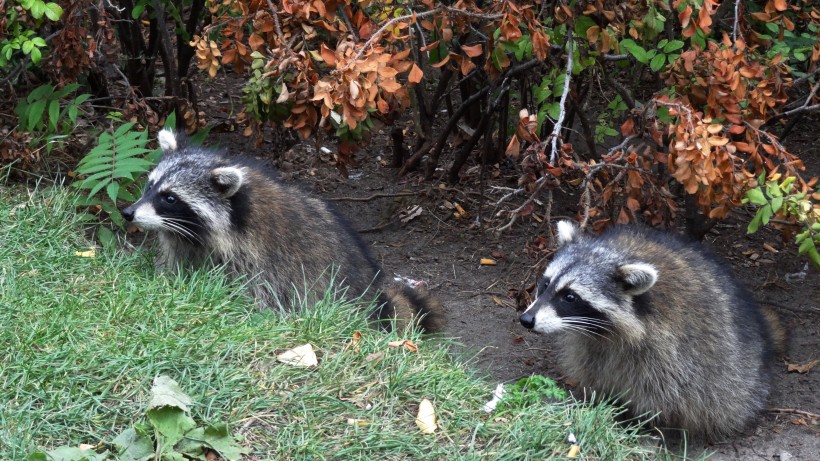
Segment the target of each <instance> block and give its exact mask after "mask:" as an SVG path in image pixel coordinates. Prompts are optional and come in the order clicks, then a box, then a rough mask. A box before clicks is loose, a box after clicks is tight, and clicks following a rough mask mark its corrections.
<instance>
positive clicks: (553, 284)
mask: <svg viewBox="0 0 820 461" xmlns="http://www.w3.org/2000/svg"><path fill="white" fill-rule="evenodd" d="M558 243H559V249H558V250H557V251H556V253H555V256H554V258H553V260H552V262H551V263H550V264H549V265H548V266H547V268H546V270H545V271H544V275H543V277H542V279H541V280H540V281H539V282H538V285H537V293H536V299H535V301H534V302H533V303H532V304H531V305H530V306H529V307H528V308H527V310H526V311H525V312H524V313H523V314H522V315H521V317H520V321H521V324H522V325H524V326H525V327H527V328H530V329H533V330H535V331H537V332H540V333H551V334H555V335H556V336H557V339H558V342H559V348H560V351H559V354H558V355H559V365H560V366H561V368H563V371H564V372H565V374H566V375H567V377H568V378H570V379H571V380H574V381H577V382H578V383H579V385H580V386H583V387H586V388H590V389H592V390H595V391H597V392H599V393H604V394H606V395H608V396H610V397H616V398H620V399H621V400H622V401H623V402H624V403H625V405H626V406H627V408H629V409H630V411H631V413H633V414H634V415H635V416H653V415H655V414H657V419H655V420H654V421H653V424H655V425H656V426H658V427H665V428H680V429H685V430H687V431H688V432H689V433H690V434H694V435H700V436H707V437H708V438H712V437H719V436H726V435H729V434H732V433H735V432H737V431H740V430H742V429H744V428H745V427H746V426H748V425H749V423H750V422H751V421H752V420H753V419H754V418H755V416H756V415H757V414H758V412H760V411H761V410H762V409H764V408H765V405H766V401H767V398H768V395H769V381H770V378H771V374H772V372H771V367H770V365H771V359H772V358H773V354H774V350H775V347H774V345H773V342H772V335H773V334H774V333H776V332H777V331H776V330H773V328H775V329H776V328H777V327H778V325H777V324H776V318H774V317H769V316H767V315H765V314H764V312H763V311H762V310H761V309H760V307H759V306H758V304H757V303H756V302H755V301H754V299H753V297H752V295H751V294H750V293H749V292H748V291H747V290H746V289H745V288H743V286H741V284H740V283H738V282H737V281H736V280H735V279H734V277H733V276H732V274H731V273H730V270H729V269H728V268H727V267H725V264H723V263H721V262H719V261H718V260H717V259H716V258H715V257H714V256H713V255H711V254H710V253H709V252H708V251H706V249H705V248H703V247H702V246H701V245H699V244H697V243H695V242H687V241H684V240H682V239H680V238H677V237H674V236H672V235H670V234H665V233H661V232H658V231H654V230H651V229H647V228H641V227H633V226H620V227H615V228H613V229H611V230H610V231H608V232H605V233H604V234H603V235H601V236H600V237H592V236H587V235H583V234H582V233H581V232H580V230H579V229H578V228H577V227H576V226H575V225H574V224H572V223H571V222H569V221H562V222H560V223H558Z"/></svg>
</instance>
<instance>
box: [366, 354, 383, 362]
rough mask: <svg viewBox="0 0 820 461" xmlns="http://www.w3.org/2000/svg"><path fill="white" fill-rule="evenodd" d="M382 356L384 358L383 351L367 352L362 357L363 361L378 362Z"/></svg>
mask: <svg viewBox="0 0 820 461" xmlns="http://www.w3.org/2000/svg"><path fill="white" fill-rule="evenodd" d="M383 358H384V353H383V352H373V353H372V354H367V356H365V358H364V361H365V362H379V361H380V360H382V359H383Z"/></svg>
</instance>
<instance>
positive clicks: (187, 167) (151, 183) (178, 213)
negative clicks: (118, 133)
mask: <svg viewBox="0 0 820 461" xmlns="http://www.w3.org/2000/svg"><path fill="white" fill-rule="evenodd" d="M158 140H159V144H160V147H161V148H162V151H163V156H162V159H161V160H160V161H159V163H158V164H157V166H156V167H155V168H154V169H153V171H151V172H150V173H149V175H148V183H147V184H146V188H145V191H144V193H143V196H142V197H141V198H140V199H139V200H138V201H137V202H136V203H134V204H133V205H131V206H129V207H127V208H125V209H123V210H122V215H123V217H124V218H125V219H126V220H127V221H129V222H131V223H134V224H136V225H137V226H139V227H141V228H143V229H146V230H152V231H157V233H158V239H157V240H158V255H157V261H156V262H157V266H158V267H159V268H161V269H165V270H169V271H173V272H176V271H180V270H186V269H191V268H198V267H202V266H206V265H220V266H225V267H226V268H227V270H228V272H229V273H231V274H234V275H239V276H243V277H245V278H246V280H247V281H248V282H247V284H248V288H249V290H250V292H251V294H252V296H253V297H254V298H256V300H257V301H258V303H259V304H260V305H264V306H277V305H278V306H283V307H285V308H289V307H290V306H293V305H294V304H295V301H296V298H295V295H296V294H297V293H299V292H300V291H302V289H303V288H304V287H305V284H306V283H307V284H312V285H310V286H309V290H310V291H311V292H313V293H324V292H325V291H326V290H328V289H329V288H331V285H333V286H334V287H343V288H344V289H345V290H346V296H347V297H348V298H350V299H354V298H357V297H359V296H363V295H365V294H369V293H371V291H372V292H373V293H375V292H376V290H377V289H379V288H381V283H380V282H381V281H382V278H383V277H382V276H381V272H380V268H379V265H378V263H377V262H376V260H375V259H374V258H373V256H372V255H371V253H370V250H369V249H368V247H367V246H366V245H365V243H364V242H363V241H362V240H361V238H360V237H359V235H358V234H357V232H356V231H355V230H354V229H353V228H352V227H351V226H350V224H349V223H348V222H347V221H346V220H345V219H344V218H343V217H342V216H341V215H340V214H339V213H338V212H337V211H336V210H335V209H334V208H333V207H331V206H330V205H329V204H327V203H326V202H324V201H322V200H320V199H318V198H315V197H311V196H310V195H307V194H305V193H303V192H302V191H300V190H298V189H296V188H294V187H291V186H288V185H286V184H283V183H282V182H281V181H279V180H277V178H276V177H275V175H274V173H273V171H272V170H270V169H269V168H267V167H266V166H265V165H263V164H261V163H260V162H258V161H255V160H253V159H250V158H246V157H242V156H233V155H231V156H228V155H226V154H225V153H223V152H221V151H218V150H211V149H206V148H202V147H197V146H192V145H188V144H187V142H186V140H185V138H184V137H177V136H176V135H175V134H174V132H172V131H169V130H162V131H161V132H160V133H159V135H158ZM371 288H372V290H371ZM386 293H387V292H385V293H383V294H381V296H380V298H379V301H380V307H379V308H378V309H377V311H376V312H374V313H373V315H372V316H373V318H374V319H377V320H384V319H387V318H393V317H395V315H396V314H397V313H401V315H406V316H410V315H413V316H418V317H419V318H421V321H420V322H421V326H422V328H424V329H425V330H427V331H432V330H436V329H438V326H437V322H438V321H439V314H438V312H437V311H438V310H439V309H440V306H439V305H438V303H437V302H436V301H435V300H434V299H433V298H432V297H430V296H429V295H428V294H427V293H426V292H424V291H420V292H412V290H411V289H410V288H406V289H403V288H394V289H393V290H392V291H391V292H390V293H391V294H392V296H388V295H387V294H386ZM393 300H395V301H396V302H393ZM408 303H410V304H408ZM404 319H405V320H409V317H404Z"/></svg>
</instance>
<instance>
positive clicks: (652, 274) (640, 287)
mask: <svg viewBox="0 0 820 461" xmlns="http://www.w3.org/2000/svg"><path fill="white" fill-rule="evenodd" d="M618 275H619V276H620V277H621V280H622V281H623V283H624V285H626V292H627V293H629V294H631V295H635V296H637V295H639V294H641V293H645V292H646V291H647V290H649V289H650V288H652V286H654V285H655V282H657V281H658V270H657V269H655V267H654V266H652V265H650V264H645V263H634V264H624V265H623V266H621V267H619V268H618Z"/></svg>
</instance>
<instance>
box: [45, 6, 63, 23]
mask: <svg viewBox="0 0 820 461" xmlns="http://www.w3.org/2000/svg"><path fill="white" fill-rule="evenodd" d="M45 13H46V17H47V18H48V19H50V20H52V21H58V20H59V19H60V18H61V17H62V16H63V8H62V7H61V6H60V5H58V4H56V3H53V2H49V3H46V5H45Z"/></svg>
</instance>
